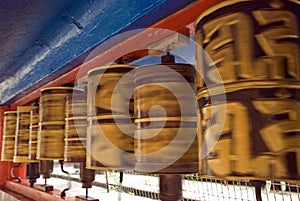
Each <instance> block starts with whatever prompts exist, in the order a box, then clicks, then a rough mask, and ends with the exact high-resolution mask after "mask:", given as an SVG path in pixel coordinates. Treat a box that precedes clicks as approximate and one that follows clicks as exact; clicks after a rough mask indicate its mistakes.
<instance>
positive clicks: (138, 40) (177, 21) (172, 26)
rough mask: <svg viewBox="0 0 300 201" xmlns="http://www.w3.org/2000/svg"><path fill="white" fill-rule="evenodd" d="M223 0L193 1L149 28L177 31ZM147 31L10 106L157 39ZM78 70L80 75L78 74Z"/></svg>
mask: <svg viewBox="0 0 300 201" xmlns="http://www.w3.org/2000/svg"><path fill="white" fill-rule="evenodd" d="M222 1H224V0H201V1H197V2H195V3H193V4H192V5H190V6H188V7H186V8H184V9H182V10H180V11H178V12H176V13H174V14H172V15H170V16H169V17H167V18H165V19H163V20H161V21H159V22H157V23H155V24H153V25H152V26H150V28H160V29H168V30H172V31H177V30H179V29H180V28H182V27H185V26H188V25H190V24H191V23H193V22H194V21H195V20H196V18H197V17H198V16H199V15H200V14H201V13H202V12H203V11H205V10H206V9H208V8H210V7H211V6H213V5H215V4H217V3H220V2H222ZM147 34H149V32H147V31H144V32H141V33H139V34H137V35H135V36H134V37H131V38H130V39H128V40H126V41H124V42H123V43H121V44H118V45H116V46H114V47H112V48H110V49H109V50H107V51H105V52H104V53H102V54H100V55H98V56H96V57H95V58H93V59H92V60H90V61H88V62H86V63H84V64H82V65H80V66H78V67H76V68H74V69H73V70H71V71H69V72H68V73H66V74H64V75H62V76H60V77H59V78H57V79H55V80H52V81H50V82H49V83H48V84H46V85H44V86H42V87H40V88H39V89H36V90H34V91H33V92H31V93H29V94H27V95H26V96H24V97H22V98H20V99H19V100H18V101H16V102H15V103H13V104H12V108H16V107H17V106H19V105H25V104H28V103H29V102H32V101H34V100H36V99H38V98H39V96H40V89H41V88H44V87H49V86H61V85H64V84H68V83H72V82H74V80H75V79H76V77H77V76H78V77H81V76H82V75H85V74H86V72H87V71H88V70H90V69H92V68H94V67H96V66H100V65H105V64H107V63H109V62H111V61H113V60H115V59H116V58H118V57H121V56H123V55H125V54H126V53H127V52H128V49H132V50H135V49H136V48H140V47H141V46H142V47H143V46H145V44H147V43H151V42H153V40H154V41H155V40H157V38H156V37H149V35H147ZM79 71H80V75H78V73H79Z"/></svg>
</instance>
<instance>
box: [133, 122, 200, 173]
mask: <svg viewBox="0 0 300 201" xmlns="http://www.w3.org/2000/svg"><path fill="white" fill-rule="evenodd" d="M135 123H136V124H137V129H136V130H135V132H134V137H135V142H134V144H135V146H134V148H135V149H134V153H135V170H136V171H138V172H151V173H156V174H189V173H195V172H197V171H198V144H197V139H196V138H195V136H196V133H197V119H196V118H192V117H190V118H188V117H186V118H184V117H173V118H172V117H169V118H166V119H163V118H151V119H150V118H149V119H148V118H147V119H146V118H145V119H136V120H135Z"/></svg>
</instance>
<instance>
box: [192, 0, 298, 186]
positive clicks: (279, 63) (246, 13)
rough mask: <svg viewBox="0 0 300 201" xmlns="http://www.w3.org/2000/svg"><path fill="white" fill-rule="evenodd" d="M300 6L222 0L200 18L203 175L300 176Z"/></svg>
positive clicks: (290, 0) (197, 38) (267, 0)
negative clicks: (204, 146)
mask: <svg viewBox="0 0 300 201" xmlns="http://www.w3.org/2000/svg"><path fill="white" fill-rule="evenodd" d="M299 10H300V3H299V2H297V1H293V0H285V1H271V0H251V1H250V0H249V1H224V2H222V3H220V4H218V5H216V6H214V7H212V8H211V9H208V10H207V11H206V12H204V13H203V14H202V15H201V16H200V17H199V19H198V20H197V22H196V36H195V41H196V43H197V44H196V46H198V48H196V54H197V67H198V68H199V70H200V71H202V72H203V79H198V89H199V91H198V95H197V99H198V103H199V107H200V114H201V121H199V125H200V126H201V128H200V129H199V132H198V139H202V140H201V142H200V143H199V144H203V145H208V146H206V150H203V149H202V147H199V149H200V150H202V153H201V154H199V156H200V157H201V159H202V166H200V167H199V169H200V170H199V172H200V174H201V175H203V176H211V177H218V178H221V179H239V180H240V179H252V180H280V181H281V180H285V181H289V182H293V183H299V175H300V138H299V131H300V59H299V54H300V43H299V36H300V35H299V33H300V26H299V23H300V20H299V19H300V18H299V12H298V11H299ZM200 46H202V47H203V48H204V51H205V52H206V54H207V55H208V56H207V55H206V56H204V53H203V51H202V50H201V48H200ZM209 57H210V58H209ZM212 64H215V65H216V66H213V65H212ZM222 88H223V89H222ZM225 95H226V98H224V97H225ZM222 97H223V98H222ZM226 100H227V101H226ZM208 134H209V135H208ZM212 141H213V143H212Z"/></svg>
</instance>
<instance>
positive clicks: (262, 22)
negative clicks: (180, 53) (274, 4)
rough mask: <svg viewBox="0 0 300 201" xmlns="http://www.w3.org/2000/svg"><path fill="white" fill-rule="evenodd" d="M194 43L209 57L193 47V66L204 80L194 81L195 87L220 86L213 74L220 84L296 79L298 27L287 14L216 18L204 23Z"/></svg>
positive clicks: (266, 12) (298, 72)
mask: <svg viewBox="0 0 300 201" xmlns="http://www.w3.org/2000/svg"><path fill="white" fill-rule="evenodd" d="M256 24H257V25H256ZM254 27H255V28H256V29H255V31H256V33H254ZM195 40H196V43H198V44H200V45H201V46H203V48H204V50H205V51H206V53H207V54H208V55H209V57H210V58H209V57H208V56H206V55H205V53H202V52H201V50H200V49H199V48H197V46H196V52H197V60H198V61H197V63H198V64H197V65H198V67H199V68H200V71H201V72H203V74H204V80H205V83H204V81H203V80H202V79H198V86H197V87H198V88H202V87H204V86H205V84H206V85H207V86H208V85H210V84H220V81H217V79H216V78H215V77H214V75H216V74H217V73H215V72H214V71H219V73H220V74H221V76H222V79H223V83H231V82H234V81H238V80H242V79H286V78H295V79H299V78H300V70H299V66H300V59H299V53H300V52H299V42H298V40H299V33H298V24H297V18H296V16H295V14H294V13H292V12H290V11H283V10H274V9H271V10H256V11H253V12H252V13H242V12H237V13H233V14H228V15H225V16H222V17H218V18H215V19H213V20H211V21H208V22H206V23H205V24H204V25H203V26H202V27H201V29H200V30H198V31H197V33H196V38H195ZM213 65H216V66H217V69H214V71H213V70H211V69H213V68H211V66H213ZM204 72H205V73H204Z"/></svg>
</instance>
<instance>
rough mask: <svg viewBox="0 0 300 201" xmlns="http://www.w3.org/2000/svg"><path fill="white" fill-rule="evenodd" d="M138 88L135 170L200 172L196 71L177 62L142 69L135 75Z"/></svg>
mask: <svg viewBox="0 0 300 201" xmlns="http://www.w3.org/2000/svg"><path fill="white" fill-rule="evenodd" d="M165 57H172V56H171V55H167V56H165ZM162 60H165V58H164V57H163V58H162ZM134 84H135V94H134V96H135V104H134V106H135V117H137V118H136V119H135V123H136V130H135V132H134V137H135V138H134V139H135V142H134V147H135V149H134V153H135V170H136V171H139V172H151V173H157V174H185V173H186V174H187V173H195V172H197V171H198V144H197V139H196V134H197V102H196V99H195V88H196V85H195V84H196V83H195V69H194V67H193V66H191V65H188V64H176V63H173V62H172V63H166V64H158V65H152V66H145V67H140V68H138V69H136V70H135V72H134Z"/></svg>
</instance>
